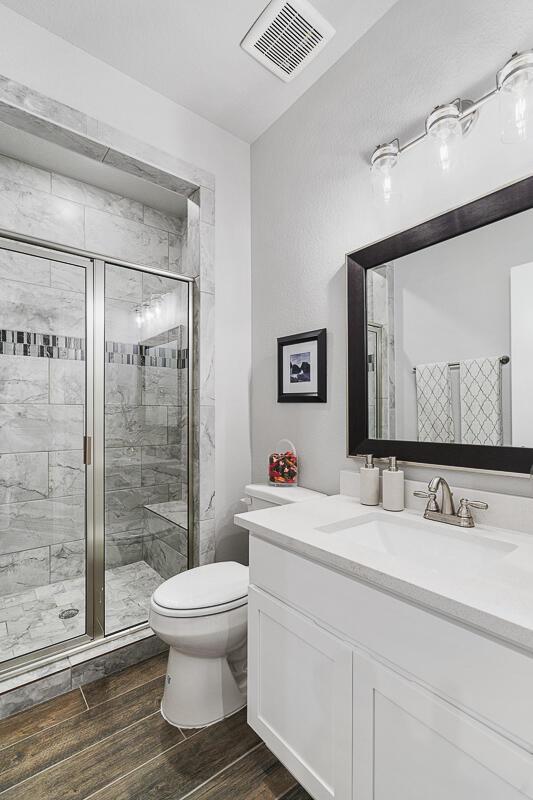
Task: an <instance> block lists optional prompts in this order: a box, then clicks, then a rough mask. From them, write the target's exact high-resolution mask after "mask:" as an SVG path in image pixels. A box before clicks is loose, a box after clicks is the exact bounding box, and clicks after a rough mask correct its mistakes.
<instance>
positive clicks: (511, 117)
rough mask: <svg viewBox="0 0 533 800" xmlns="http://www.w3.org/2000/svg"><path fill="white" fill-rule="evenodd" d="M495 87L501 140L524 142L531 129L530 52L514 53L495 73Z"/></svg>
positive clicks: (532, 64) (532, 75)
mask: <svg viewBox="0 0 533 800" xmlns="http://www.w3.org/2000/svg"><path fill="white" fill-rule="evenodd" d="M497 85H498V89H499V93H500V126H501V137H502V141H503V142H505V143H506V144H513V143H520V142H525V141H526V140H527V139H528V136H530V135H531V128H532V127H533V120H532V113H533V111H532V109H533V51H528V52H526V53H515V55H514V56H512V58H510V59H509V61H508V62H507V64H505V66H504V67H502V69H501V70H500V71H499V72H498V75H497Z"/></svg>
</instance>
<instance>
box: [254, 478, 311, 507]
mask: <svg viewBox="0 0 533 800" xmlns="http://www.w3.org/2000/svg"><path fill="white" fill-rule="evenodd" d="M325 496H326V495H325V494H323V493H322V492H314V491H313V490H312V489H304V488H303V486H271V485H270V484H268V483H250V484H248V486H246V487H245V489H244V497H243V498H242V503H243V504H244V505H245V506H246V511H259V510H260V509H262V508H272V507H273V506H283V505H286V504H287V503H301V502H302V501H304V500H317V499H318V498H319V497H325Z"/></svg>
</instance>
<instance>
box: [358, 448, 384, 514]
mask: <svg viewBox="0 0 533 800" xmlns="http://www.w3.org/2000/svg"><path fill="white" fill-rule="evenodd" d="M359 475H360V481H361V483H360V495H361V497H360V501H361V503H362V504H363V505H364V506H377V505H379V468H378V467H375V466H374V456H372V455H367V456H365V463H364V464H363V466H362V467H361V470H360V472H359Z"/></svg>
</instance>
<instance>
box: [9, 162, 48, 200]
mask: <svg viewBox="0 0 533 800" xmlns="http://www.w3.org/2000/svg"><path fill="white" fill-rule="evenodd" d="M0 178H2V179H4V180H7V181H13V182H14V183H22V184H24V186H27V187H28V188H30V189H37V190H39V191H41V192H49V191H50V186H51V181H52V176H51V175H50V173H49V172H46V170H44V169H39V168H38V167H32V166H31V165H30V164H25V163H24V161H18V159H14V158H8V157H7V156H3V155H0Z"/></svg>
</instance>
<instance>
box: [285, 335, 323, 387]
mask: <svg viewBox="0 0 533 800" xmlns="http://www.w3.org/2000/svg"><path fill="white" fill-rule="evenodd" d="M326 336H327V334H326V329H325V328H321V329H320V330H318V331H309V332H308V333H297V334H294V335H293V336H282V337H281V338H279V339H278V403H325V402H326V400H327V366H326V362H327V346H326Z"/></svg>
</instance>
